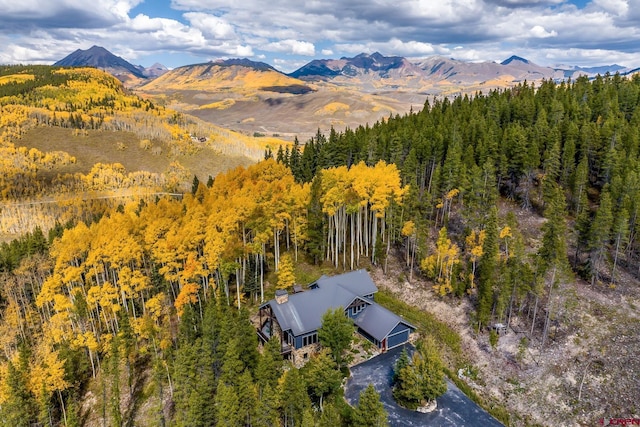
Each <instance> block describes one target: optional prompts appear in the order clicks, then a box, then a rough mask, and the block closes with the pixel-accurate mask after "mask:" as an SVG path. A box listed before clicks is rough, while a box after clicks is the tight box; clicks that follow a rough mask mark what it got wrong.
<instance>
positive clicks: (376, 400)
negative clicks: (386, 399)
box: [353, 384, 389, 427]
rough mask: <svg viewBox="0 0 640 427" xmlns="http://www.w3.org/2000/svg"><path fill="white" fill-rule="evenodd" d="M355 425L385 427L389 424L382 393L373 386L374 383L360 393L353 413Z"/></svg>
mask: <svg viewBox="0 0 640 427" xmlns="http://www.w3.org/2000/svg"><path fill="white" fill-rule="evenodd" d="M353 420H354V423H355V425H357V426H361V427H384V426H388V425H389V422H388V421H387V411H385V409H384V406H383V405H382V402H380V395H379V394H378V392H377V391H376V389H375V388H373V384H369V385H368V386H367V388H366V389H365V390H364V391H363V392H362V393H360V399H359V400H358V405H357V406H356V407H355V410H354V413H353Z"/></svg>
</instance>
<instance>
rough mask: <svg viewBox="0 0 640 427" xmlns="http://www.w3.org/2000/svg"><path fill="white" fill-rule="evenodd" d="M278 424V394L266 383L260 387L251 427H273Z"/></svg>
mask: <svg viewBox="0 0 640 427" xmlns="http://www.w3.org/2000/svg"><path fill="white" fill-rule="evenodd" d="M279 423H280V416H279V414H278V394H277V392H276V389H275V388H273V387H272V386H271V385H270V384H268V383H267V384H265V385H264V386H263V387H262V393H261V394H260V396H259V397H258V403H257V405H256V413H255V417H254V419H253V427H273V426H275V425H279Z"/></svg>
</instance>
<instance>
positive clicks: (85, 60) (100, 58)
mask: <svg viewBox="0 0 640 427" xmlns="http://www.w3.org/2000/svg"><path fill="white" fill-rule="evenodd" d="M53 65H56V66H63V67H96V68H99V69H101V70H104V71H107V72H108V73H111V74H113V75H114V76H116V77H117V78H118V79H120V80H121V81H123V82H127V81H130V80H136V79H147V78H155V77H158V76H161V75H162V74H164V73H166V72H167V71H168V69H167V67H165V66H164V65H162V64H158V63H156V64H153V65H152V66H151V67H148V68H144V67H142V66H140V65H133V64H132V63H130V62H128V61H127V60H125V59H123V58H121V57H119V56H116V55H114V54H113V53H111V52H109V51H108V50H107V49H105V48H103V47H101V46H92V47H90V48H89V49H86V50H82V49H78V50H76V51H75V52H73V53H71V54H69V55H67V56H66V57H64V58H62V59H61V60H59V61H57V62H56V63H55V64H53Z"/></svg>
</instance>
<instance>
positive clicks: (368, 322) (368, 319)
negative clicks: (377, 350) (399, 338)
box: [355, 304, 416, 341]
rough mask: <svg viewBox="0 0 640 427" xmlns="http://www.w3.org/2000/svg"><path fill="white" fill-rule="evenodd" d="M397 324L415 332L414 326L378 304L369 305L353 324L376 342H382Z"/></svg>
mask: <svg viewBox="0 0 640 427" xmlns="http://www.w3.org/2000/svg"><path fill="white" fill-rule="evenodd" d="M399 323H404V324H405V325H407V326H408V327H409V328H411V329H413V330H415V329H416V328H415V326H413V325H412V324H411V323H409V322H407V321H406V320H404V319H403V318H401V317H400V316H398V315H397V314H395V313H393V312H392V311H389V310H387V309H386V308H384V307H382V306H381V305H378V304H371V305H370V306H368V307H367V308H365V309H364V310H363V311H362V313H360V314H359V315H358V317H356V319H355V324H356V326H358V327H359V328H360V329H362V330H363V331H365V332H367V333H368V334H369V335H371V336H372V337H373V338H375V339H377V340H378V341H382V340H383V339H384V338H385V337H386V336H387V335H389V333H390V332H391V331H393V329H394V328H395V327H396V326H398V324H399Z"/></svg>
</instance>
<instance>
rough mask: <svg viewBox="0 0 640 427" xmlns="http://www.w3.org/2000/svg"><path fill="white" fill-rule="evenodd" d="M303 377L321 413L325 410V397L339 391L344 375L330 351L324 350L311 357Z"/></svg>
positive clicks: (304, 369) (304, 368)
mask: <svg viewBox="0 0 640 427" xmlns="http://www.w3.org/2000/svg"><path fill="white" fill-rule="evenodd" d="M302 376H303V378H304V379H305V383H306V384H307V388H308V390H309V394H310V396H312V397H313V398H315V399H317V401H318V403H319V408H320V411H322V409H323V406H322V403H323V400H324V397H325V396H326V395H328V394H331V393H334V392H335V391H337V390H338V388H340V383H341V382H342V374H341V373H340V371H339V370H338V367H337V365H336V362H335V361H334V360H333V359H332V358H331V356H330V354H329V350H328V349H323V350H322V351H321V352H320V353H318V354H316V355H314V356H312V357H311V360H309V361H308V362H307V363H306V364H305V366H304V367H303V368H302Z"/></svg>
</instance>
